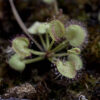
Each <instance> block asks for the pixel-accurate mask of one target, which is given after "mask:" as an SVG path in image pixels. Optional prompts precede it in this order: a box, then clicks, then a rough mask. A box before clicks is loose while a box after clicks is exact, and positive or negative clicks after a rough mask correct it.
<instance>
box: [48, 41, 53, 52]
mask: <svg viewBox="0 0 100 100" xmlns="http://www.w3.org/2000/svg"><path fill="white" fill-rule="evenodd" d="M53 44H54V40H52V41H51V43H50V45H49V48H48V51H49V50H50V49H51V48H52V46H53Z"/></svg>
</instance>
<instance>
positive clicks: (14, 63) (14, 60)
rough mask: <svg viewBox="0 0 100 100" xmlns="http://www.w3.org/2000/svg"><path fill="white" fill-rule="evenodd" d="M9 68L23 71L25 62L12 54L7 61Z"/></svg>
mask: <svg viewBox="0 0 100 100" xmlns="http://www.w3.org/2000/svg"><path fill="white" fill-rule="evenodd" d="M8 63H9V65H10V67H11V68H13V69H14V70H17V71H23V70H24V69H25V63H24V62H23V61H22V60H21V58H20V56H19V55H17V54H14V55H13V56H12V57H11V58H10V59H9V61H8Z"/></svg>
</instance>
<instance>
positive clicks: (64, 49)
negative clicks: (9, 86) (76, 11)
mask: <svg viewBox="0 0 100 100" xmlns="http://www.w3.org/2000/svg"><path fill="white" fill-rule="evenodd" d="M10 1H12V0H10ZM11 4H12V2H11ZM14 10H15V9H14ZM27 34H28V37H25V36H18V37H15V38H14V39H13V40H12V47H11V48H12V49H13V51H14V52H15V53H14V55H12V56H11V57H10V59H9V60H8V63H9V65H10V67H11V68H13V69H14V70H17V71H20V72H22V71H23V70H24V69H25V67H26V65H27V64H30V63H35V62H39V61H40V60H44V59H48V60H49V61H50V62H51V63H53V64H55V65H56V68H57V70H58V72H59V73H60V74H61V75H62V76H64V77H67V78H69V79H73V78H75V76H76V75H77V71H79V70H81V69H82V67H83V61H82V59H81V57H80V53H81V49H80V48H81V46H82V44H83V43H84V41H85V38H86V29H85V27H83V26H82V25H81V24H79V22H77V21H73V20H71V21H68V22H66V25H64V24H63V23H62V22H61V21H60V20H58V19H53V20H51V21H49V22H38V21H37V22H34V24H33V25H32V26H31V27H29V28H28V32H27ZM34 35H37V36H38V37H39V40H38V41H36V40H35V39H34V37H32V36H34ZM44 37H45V38H44ZM30 38H31V40H33V42H34V44H35V45H36V46H37V47H38V49H35V48H34V47H33V48H29V45H32V44H30ZM39 42H40V44H39ZM31 55H35V57H34V58H32V57H31ZM65 58H66V59H65Z"/></svg>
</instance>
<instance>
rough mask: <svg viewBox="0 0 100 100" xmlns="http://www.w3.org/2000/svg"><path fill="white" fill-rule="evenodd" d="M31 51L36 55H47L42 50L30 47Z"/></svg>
mask: <svg viewBox="0 0 100 100" xmlns="http://www.w3.org/2000/svg"><path fill="white" fill-rule="evenodd" d="M29 51H30V52H31V53H32V54H34V55H45V52H40V51H35V50H33V49H32V50H31V49H29Z"/></svg>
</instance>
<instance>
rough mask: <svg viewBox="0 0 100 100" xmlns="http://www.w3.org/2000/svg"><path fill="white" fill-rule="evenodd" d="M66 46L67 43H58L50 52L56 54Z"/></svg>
mask: <svg viewBox="0 0 100 100" xmlns="http://www.w3.org/2000/svg"><path fill="white" fill-rule="evenodd" d="M66 44H67V41H63V42H62V43H60V44H59V45H58V46H56V47H55V48H54V49H52V50H51V51H52V52H58V51H60V50H61V49H64V48H66Z"/></svg>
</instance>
